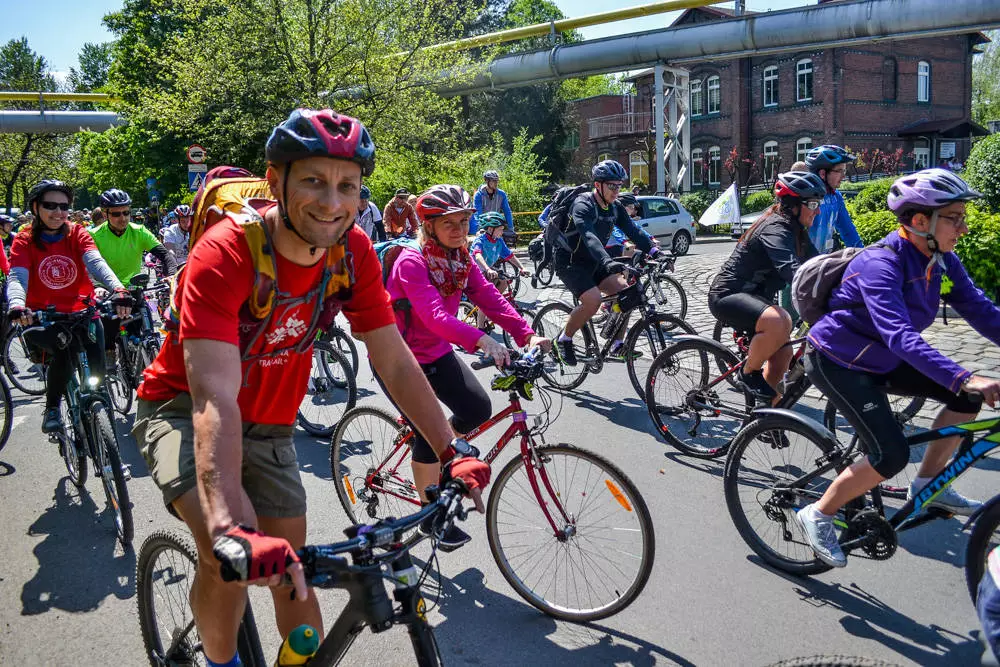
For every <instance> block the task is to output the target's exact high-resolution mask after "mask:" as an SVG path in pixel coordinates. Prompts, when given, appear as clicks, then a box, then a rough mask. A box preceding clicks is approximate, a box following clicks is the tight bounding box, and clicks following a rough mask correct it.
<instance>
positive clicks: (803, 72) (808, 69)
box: [795, 58, 814, 102]
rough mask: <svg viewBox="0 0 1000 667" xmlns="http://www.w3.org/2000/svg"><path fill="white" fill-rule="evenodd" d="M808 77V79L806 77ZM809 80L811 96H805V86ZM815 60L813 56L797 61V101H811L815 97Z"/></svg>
mask: <svg viewBox="0 0 1000 667" xmlns="http://www.w3.org/2000/svg"><path fill="white" fill-rule="evenodd" d="M806 77H808V79H807V78H806ZM806 81H808V82H809V90H808V93H809V96H808V97H805V96H804V95H803V88H805V87H806V86H805V85H804V84H805V82H806ZM813 84H814V81H813V61H812V58H803V59H802V60H800V61H798V62H797V63H795V101H797V102H811V101H812V98H813Z"/></svg>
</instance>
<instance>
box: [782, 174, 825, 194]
mask: <svg viewBox="0 0 1000 667" xmlns="http://www.w3.org/2000/svg"><path fill="white" fill-rule="evenodd" d="M774 196H775V197H797V198H799V199H823V197H825V196H826V183H824V182H823V179H821V178H820V177H819V176H817V175H816V174H814V173H812V172H811V171H789V172H786V173H784V174H778V180H777V181H776V182H775V184H774Z"/></svg>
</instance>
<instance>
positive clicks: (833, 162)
mask: <svg viewBox="0 0 1000 667" xmlns="http://www.w3.org/2000/svg"><path fill="white" fill-rule="evenodd" d="M857 159H858V158H857V157H855V156H854V155H851V154H850V153H848V152H847V151H846V150H844V149H843V148H841V147H840V146H830V145H826V146H817V147H816V148H814V149H812V150H811V151H809V152H808V153H806V166H807V167H809V171H811V172H813V173H814V174H816V173H819V170H820V169H826V170H827V171H829V170H830V169H833V168H834V167H836V166H837V165H838V164H844V163H845V162H846V163H849V162H854V161H855V160H857Z"/></svg>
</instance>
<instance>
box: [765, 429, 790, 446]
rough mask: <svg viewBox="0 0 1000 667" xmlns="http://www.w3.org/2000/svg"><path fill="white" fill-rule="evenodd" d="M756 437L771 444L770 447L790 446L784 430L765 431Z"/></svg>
mask: <svg viewBox="0 0 1000 667" xmlns="http://www.w3.org/2000/svg"><path fill="white" fill-rule="evenodd" d="M757 439H758V440H760V441H761V442H766V443H767V444H769V445H771V449H788V448H789V447H790V446H791V442H789V441H788V435H787V434H785V432H784V431H767V432H766V433H761V434H760V435H759V436H757Z"/></svg>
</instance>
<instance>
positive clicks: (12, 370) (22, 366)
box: [3, 322, 46, 396]
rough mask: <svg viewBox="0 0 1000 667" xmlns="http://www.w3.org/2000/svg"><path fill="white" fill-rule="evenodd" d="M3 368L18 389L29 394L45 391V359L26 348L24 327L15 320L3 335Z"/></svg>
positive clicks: (38, 394)
mask: <svg viewBox="0 0 1000 667" xmlns="http://www.w3.org/2000/svg"><path fill="white" fill-rule="evenodd" d="M3 370H4V373H5V374H6V375H7V378H8V379H9V380H10V383H11V384H12V385H14V387H16V388H17V389H18V390H19V391H21V392H24V393H25V394H29V395H31V396H41V395H42V394H44V393H45V372H46V371H45V360H44V358H43V357H40V356H38V355H37V354H36V353H35V352H33V351H32V350H30V349H29V348H28V344H27V342H25V340H24V329H23V327H21V325H20V324H17V323H16V322H11V323H10V325H9V326H8V328H7V330H6V332H5V333H4V335H3Z"/></svg>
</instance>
